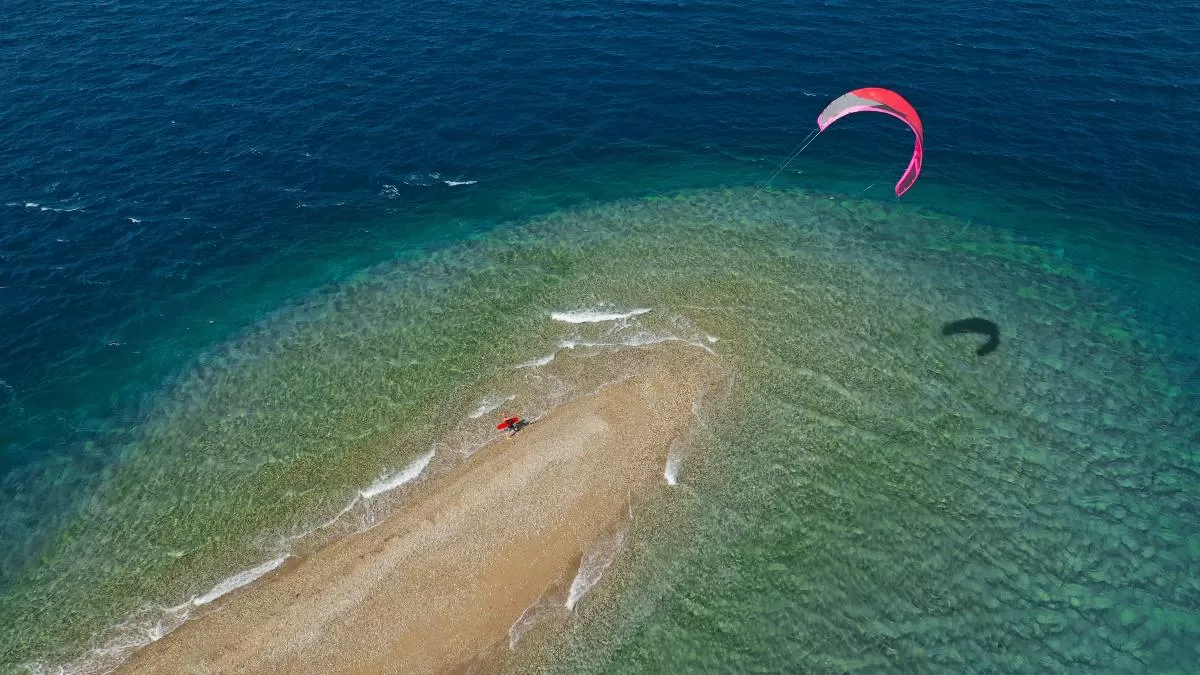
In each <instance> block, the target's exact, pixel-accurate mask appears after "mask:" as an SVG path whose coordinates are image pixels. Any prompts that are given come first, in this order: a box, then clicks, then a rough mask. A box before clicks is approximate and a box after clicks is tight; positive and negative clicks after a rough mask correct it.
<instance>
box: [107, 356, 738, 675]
mask: <svg viewBox="0 0 1200 675" xmlns="http://www.w3.org/2000/svg"><path fill="white" fill-rule="evenodd" d="M634 365H635V368H634V369H633V370H632V372H633V373H635V374H633V375H629V376H627V377H626V378H624V379H622V380H620V381H618V382H615V383H612V384H609V385H607V386H605V387H603V388H602V389H600V390H599V391H598V392H596V393H593V394H591V395H589V396H586V397H584V398H582V399H580V400H577V401H574V402H572V403H570V404H567V405H564V406H562V407H559V408H557V409H554V410H552V411H551V412H550V413H549V414H547V415H546V416H545V417H543V418H541V419H539V420H538V421H536V422H535V423H534V424H531V425H529V426H527V427H525V428H524V429H522V430H521V431H520V432H519V433H517V434H516V435H515V436H513V437H512V438H506V439H503V440H499V441H497V442H494V443H491V444H489V445H487V446H486V447H484V448H483V449H482V450H480V451H479V452H478V453H476V454H475V455H473V456H472V457H471V458H470V459H469V460H468V461H466V462H465V463H464V464H463V465H461V466H459V467H457V468H456V469H454V470H453V471H451V472H449V473H448V474H446V475H444V476H440V477H437V478H435V479H432V480H430V481H428V482H427V483H426V484H424V485H422V486H420V487H418V488H417V489H416V490H415V491H414V492H415V494H414V495H413V498H412V500H411V501H410V502H409V503H408V504H406V505H405V506H403V507H402V508H401V509H399V510H398V511H397V512H396V513H395V514H394V515H393V516H392V517H390V518H388V519H387V520H385V521H384V522H383V523H381V524H380V525H378V526H377V527H375V528H373V529H371V530H368V531H366V532H363V533H359V534H356V535H353V536H350V537H346V538H344V539H341V540H339V541H336V542H334V543H332V544H330V545H328V546H326V547H325V548H322V549H320V550H318V551H316V552H315V553H313V554H312V555H311V556H309V557H306V558H302V559H298V560H293V561H292V562H291V563H289V564H287V565H285V566H284V567H283V568H281V569H280V570H279V571H278V572H276V573H274V574H272V575H270V576H268V577H266V578H264V579H263V580H260V581H259V582H257V583H255V584H252V585H251V586H248V587H246V588H244V589H241V590H239V591H237V592H235V593H232V594H230V595H229V596H228V597H226V598H222V600H221V601H219V602H218V603H215V604H217V605H218V607H217V608H216V610H215V611H212V612H209V613H207V614H205V615H204V616H201V617H199V618H197V619H194V620H192V621H189V622H187V623H185V624H184V625H183V626H181V627H180V628H178V629H177V630H175V631H174V632H172V633H170V634H169V635H167V636H166V637H165V638H163V639H162V640H160V641H158V642H156V643H153V644H151V645H149V646H147V647H146V648H144V649H142V650H140V651H139V652H137V653H136V654H134V656H133V658H132V659H130V661H129V662H127V663H126V664H125V666H124V667H123V668H122V669H121V672H128V673H134V672H155V673H166V672H170V673H216V672H222V673H227V672H276V673H306V672H322V673H328V672H362V673H366V672H373V673H374V672H394V673H435V672H460V671H464V670H467V669H471V668H475V667H479V666H483V669H485V670H486V669H487V664H488V663H489V661H488V656H487V655H488V653H489V652H490V651H493V650H497V649H507V648H508V644H509V642H508V640H509V630H510V628H511V627H512V626H513V624H514V623H515V622H517V621H518V619H520V618H521V615H522V613H523V612H524V611H525V610H526V608H528V607H530V606H531V605H534V604H535V603H537V602H538V600H539V598H543V597H544V596H548V595H553V594H559V593H562V594H564V597H565V589H566V587H567V586H568V585H569V584H570V582H571V579H572V578H573V577H574V575H575V573H576V571H577V570H578V568H579V564H580V560H581V558H582V556H583V554H584V552H585V551H587V550H589V549H590V548H591V547H592V546H593V545H594V543H596V542H597V541H600V540H603V539H605V538H606V537H609V536H610V535H612V534H613V533H615V532H617V531H618V530H620V529H621V528H622V527H624V525H625V523H626V522H627V520H628V519H629V517H630V513H631V503H634V502H636V500H637V498H638V496H639V495H642V494H645V493H646V492H647V491H648V490H650V489H654V488H655V487H656V486H661V485H663V483H664V481H663V476H662V472H663V466H664V463H665V461H666V457H667V453H668V451H669V448H670V445H671V443H672V441H673V440H675V439H676V438H680V437H681V436H684V435H685V434H686V433H687V432H688V430H689V429H690V427H692V425H693V424H694V423H695V419H694V415H693V409H692V406H693V402H694V400H695V398H696V396H697V395H698V394H699V393H700V392H701V391H702V390H703V389H704V388H705V387H706V386H708V385H710V384H711V383H712V382H713V381H715V379H716V377H717V374H718V373H717V368H716V366H715V365H714V364H713V363H712V360H711V357H710V356H708V355H707V354H705V352H703V351H702V350H699V349H695V348H690V347H680V346H659V347H656V348H654V349H648V350H640V353H639V354H638V355H637V357H636V362H635V364H634ZM664 489H665V488H664Z"/></svg>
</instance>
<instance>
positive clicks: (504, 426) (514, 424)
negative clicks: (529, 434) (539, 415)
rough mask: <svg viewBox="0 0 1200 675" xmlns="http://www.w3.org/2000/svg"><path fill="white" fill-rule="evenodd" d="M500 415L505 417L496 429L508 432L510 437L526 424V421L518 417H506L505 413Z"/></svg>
mask: <svg viewBox="0 0 1200 675" xmlns="http://www.w3.org/2000/svg"><path fill="white" fill-rule="evenodd" d="M500 414H501V415H504V419H503V420H502V421H501V422H500V423H499V424H497V425H496V428H497V429H499V430H500V431H507V432H508V436H509V437H511V436H512V435H513V434H515V433H517V432H518V431H520V430H521V427H523V426H525V424H526V422H525V420H522V419H521V418H520V417H517V416H516V415H505V414H504V413H500Z"/></svg>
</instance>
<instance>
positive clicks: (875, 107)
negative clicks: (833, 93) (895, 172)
mask: <svg viewBox="0 0 1200 675" xmlns="http://www.w3.org/2000/svg"><path fill="white" fill-rule="evenodd" d="M865 111H873V112H881V113H886V114H888V115H891V116H892V117H895V118H898V119H900V120H903V121H904V123H905V124H907V125H908V126H909V128H911V129H912V130H913V133H914V134H916V135H917V143H916V147H914V148H913V156H912V160H910V161H909V163H908V169H907V170H906V171H905V172H904V175H903V176H900V182H899V183H896V196H897V197H899V196H900V195H902V194H904V193H905V192H906V191H907V190H908V189H909V188H910V187H912V185H913V183H915V182H917V174H919V173H921V159H922V158H923V157H924V156H925V145H924V143H925V129H924V127H922V126H921V118H920V117H919V116H917V111H916V109H914V108H913V107H912V105H910V104H909V102H908V101H905V100H904V97H903V96H901V95H900V94H897V93H896V92H894V91H892V90H890V89H882V88H880V87H866V88H865V89H855V90H854V91H852V92H850V93H848V94H843V95H841V96H839V97H837V99H835V100H834V101H833V103H830V104H829V105H827V106H825V109H824V110H822V111H821V114H820V115H818V116H817V128H819V129H820V130H821V131H825V128H826V127H828V126H829V125H830V124H833V123H834V122H836V121H838V120H839V119H841V118H843V117H845V116H846V115H849V114H850V113H856V112H865Z"/></svg>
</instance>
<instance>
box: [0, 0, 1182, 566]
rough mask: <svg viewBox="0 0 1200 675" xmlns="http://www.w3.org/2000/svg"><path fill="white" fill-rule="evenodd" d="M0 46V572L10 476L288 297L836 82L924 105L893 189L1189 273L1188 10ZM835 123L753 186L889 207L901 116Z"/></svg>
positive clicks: (1034, 5)
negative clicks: (1161, 252) (898, 185)
mask: <svg viewBox="0 0 1200 675" xmlns="http://www.w3.org/2000/svg"><path fill="white" fill-rule="evenodd" d="M0 57H2V58H0V91H2V92H3V94H2V95H0V485H2V486H3V488H4V490H3V492H2V493H0V513H3V512H6V511H7V512H8V513H9V514H10V517H8V518H6V522H5V524H4V525H2V526H0V533H3V535H4V536H3V539H2V540H0V541H2V542H3V543H0V561H3V563H4V567H3V569H2V570H0V590H3V589H4V588H5V587H6V585H7V584H8V583H10V582H11V580H12V579H13V578H14V577H15V576H16V575H18V574H20V573H21V571H22V570H24V569H25V568H26V566H27V565H28V564H30V561H32V560H35V559H36V557H37V555H38V551H39V550H40V547H41V546H42V543H43V541H44V539H45V538H46V537H48V536H52V533H50V534H47V533H46V532H43V531H41V530H40V529H39V518H40V517H41V516H42V515H44V514H40V513H31V512H30V510H29V507H28V503H27V502H22V501H21V495H30V494H34V495H37V496H38V502H39V503H41V504H42V505H43V508H44V510H45V513H55V512H59V511H63V510H67V509H70V508H71V505H72V504H76V503H81V502H85V501H86V500H87V499H88V495H89V491H90V490H92V489H94V488H95V487H96V482H97V481H98V480H100V479H101V478H102V477H103V476H105V475H106V471H111V470H113V467H114V466H117V464H116V463H117V462H118V460H119V458H118V457H116V456H115V455H114V453H115V452H116V451H115V450H114V449H115V448H117V447H119V445H120V443H119V441H120V439H121V437H122V433H123V431H124V429H125V427H126V426H127V425H128V424H130V423H131V421H134V420H137V419H138V418H139V414H140V411H141V410H142V409H143V408H144V406H146V405H147V398H148V397H151V396H152V395H153V393H154V392H155V391H157V390H159V389H160V388H161V387H162V386H163V384H164V382H167V381H170V380H171V378H173V377H174V376H175V375H176V374H177V373H178V372H180V371H181V370H183V369H186V368H187V367H188V366H189V364H191V363H192V362H194V361H195V359H197V358H199V357H200V355H202V354H203V353H205V352H206V350H209V349H211V348H213V347H214V346H215V345H219V344H221V343H222V342H223V341H224V340H226V339H227V338H228V337H229V336H230V335H232V334H234V333H236V332H237V331H238V330H240V329H242V328H245V327H246V326H249V325H251V324H253V323H254V322H256V321H257V320H259V319H260V318H261V317H262V316H264V315H265V314H267V313H269V312H271V311H273V310H275V309H277V308H278V307H280V306H281V305H283V304H285V303H286V302H288V301H289V300H290V299H294V298H296V297H299V296H301V295H302V294H304V293H305V292H308V291H310V290H312V289H314V288H318V287H320V286H322V285H324V284H327V283H329V282H332V281H337V280H339V279H344V278H347V277H348V276H350V275H353V274H354V273H355V272H356V271H358V270H361V269H363V268H365V267H367V266H369V265H370V264H372V263H376V262H379V261H382V260H388V259H391V258H398V257H406V256H417V257H419V256H420V255H421V252H422V251H425V250H430V249H433V248H437V247H438V246H439V245H441V244H443V243H446V242H451V241H455V240H458V239H463V238H467V237H470V236H472V235H474V234H477V233H480V232H484V231H488V230H490V229H492V228H495V227H505V223H507V222H509V221H513V220H519V219H521V218H525V217H528V216H530V215H536V214H541V213H546V212H550V211H553V210H555V209H560V208H563V207H566V206H571V205H575V204H580V203H583V202H586V201H590V200H608V199H614V198H622V197H629V196H642V195H648V194H654V193H656V192H659V191H669V190H675V189H679V188H692V187H710V186H722V185H754V184H757V183H761V182H762V181H763V180H765V178H766V177H767V176H769V175H770V174H771V173H772V172H773V171H774V169H775V168H776V167H777V166H778V165H779V163H780V161H781V160H782V159H783V158H784V157H785V156H786V155H787V154H788V151H789V150H791V149H792V148H793V147H795V146H796V144H797V143H798V142H799V141H800V140H802V139H803V138H804V137H805V135H806V134H807V133H808V132H809V131H810V130H811V129H812V128H813V127H814V125H815V118H816V115H817V113H818V112H819V111H820V109H821V108H822V107H823V106H824V105H825V103H827V102H828V101H829V100H830V99H832V98H833V97H835V96H837V95H839V94H841V93H843V92H844V91H847V90H849V89H852V88H855V87H859V86H886V87H891V88H894V89H896V90H898V91H900V92H901V93H903V94H904V95H905V96H907V97H908V98H909V100H910V101H912V102H913V104H914V105H915V106H916V108H917V109H918V110H919V111H920V113H921V115H922V117H923V119H924V123H925V128H926V134H927V146H926V160H925V168H924V171H923V173H922V176H921V178H920V180H919V181H918V183H917V185H916V187H915V188H914V189H913V190H912V191H910V192H909V193H908V194H907V195H906V196H905V197H904V200H903V201H904V202H905V203H911V204H913V205H916V206H925V207H929V208H933V209H936V210H940V211H944V212H947V213H952V214H956V215H959V216H962V217H964V218H974V219H977V220H981V221H989V220H991V221H995V222H999V223H1003V225H1004V226H1005V227H1012V228H1014V229H1016V230H1021V228H1026V230H1025V231H1024V233H1025V234H1030V233H1031V232H1032V233H1034V234H1036V233H1037V228H1038V227H1040V226H1041V225H1040V224H1041V223H1043V222H1049V221H1053V222H1055V223H1058V224H1060V225H1062V226H1063V227H1066V228H1071V227H1075V228H1079V229H1080V230H1082V229H1085V228H1097V231H1100V230H1103V231H1105V232H1107V233H1108V234H1107V235H1106V236H1108V237H1109V239H1108V240H1109V241H1117V240H1120V239H1127V240H1129V241H1137V240H1139V239H1142V238H1153V239H1154V240H1156V241H1169V242H1171V246H1172V248H1173V249H1174V250H1175V253H1176V255H1177V256H1178V257H1177V258H1176V259H1174V260H1171V261H1170V264H1171V265H1173V266H1182V267H1183V268H1188V269H1192V270H1195V269H1196V268H1197V265H1198V264H1200V263H1198V262H1197V261H1200V254H1197V250H1200V246H1198V244H1200V234H1197V227H1198V226H1200V217H1198V216H1197V215H1196V211H1195V203H1196V202H1195V199H1196V190H1197V187H1200V169H1198V168H1197V164H1198V160H1200V140H1197V132H1198V131H1200V110H1198V109H1197V107H1196V106H1195V105H1194V104H1193V103H1192V101H1191V96H1190V94H1191V92H1192V91H1194V89H1195V88H1196V87H1197V86H1200V14H1197V13H1196V12H1195V11H1194V8H1192V7H1190V6H1189V5H1187V4H1186V3H1165V4H1164V3H1130V2H1115V1H1113V0H1106V1H1101V2H1092V3H1067V2H1061V1H1058V2H1051V1H1021V2H1009V3H999V4H998V3H982V2H977V1H963V0H951V1H949V2H939V3H923V2H910V3H903V4H901V3H892V4H888V3H852V2H840V1H836V0H830V1H826V2H821V3H791V2H775V1H770V2H759V3H730V2H724V1H715V0H706V1H698V2H657V1H619V2H570V3H549V2H526V1H520V2H516V3H507V4H504V3H500V4H498V3H484V2H461V3H407V2H400V3H381V2H375V1H373V0H369V1H367V2H359V3H353V4H352V5H330V4H327V3H311V2H291V3H279V2H272V1H259V2H233V3H225V4H218V5H213V4H211V3H199V2H190V1H189V2H178V3H150V4H147V3H125V2H103V3H77V2H62V3H55V4H53V5H51V6H47V5H46V4H44V3H33V2H28V1H27V0H13V1H11V2H9V3H7V4H6V6H5V12H4V13H3V16H0ZM859 117H866V118H872V119H857V118H851V119H847V120H845V121H843V122H839V123H838V125H837V127H836V128H835V129H833V130H831V132H829V133H827V134H824V135H822V136H821V137H820V138H819V139H818V141H817V142H816V143H814V144H813V145H812V146H810V147H809V148H808V150H807V151H806V152H805V153H804V154H803V155H801V156H800V158H798V159H797V161H795V162H793V163H792V164H791V165H790V167H789V169H790V170H789V171H786V172H785V173H784V174H783V175H782V176H781V177H780V178H778V179H776V182H777V183H778V184H786V185H797V186H803V187H807V188H810V189H815V190H826V191H832V192H836V193H842V194H846V195H860V196H861V195H863V194H864V193H865V196H866V197H873V198H877V199H880V200H884V201H894V200H893V198H892V197H891V192H890V190H891V185H892V184H893V183H894V182H895V179H896V177H897V176H898V174H899V172H900V170H901V169H902V167H903V166H904V163H905V161H906V159H907V155H908V152H909V151H910V148H911V138H910V136H909V135H908V132H907V130H905V129H903V128H901V127H899V126H898V125H895V124H888V123H885V122H881V120H880V119H874V117H875V116H859ZM1170 269H1176V267H1171V268H1170ZM1150 271H1152V270H1150ZM1192 284H1194V282H1192V281H1188V282H1186V284H1184V286H1183V288H1185V289H1189V290H1194V289H1195V288H1196V286H1194V285H1192ZM1179 289H1180V286H1177V285H1176V283H1175V280H1174V279H1172V278H1171V277H1170V276H1164V277H1162V278H1159V279H1149V280H1147V281H1146V283H1145V284H1143V285H1142V291H1140V292H1142V293H1144V294H1145V295H1146V302H1147V307H1148V308H1157V310H1152V309H1147V310H1146V311H1148V312H1151V311H1159V312H1161V313H1162V314H1163V316H1171V317H1172V318H1174V319H1177V320H1179V321H1181V322H1182V321H1190V320H1193V319H1195V320H1200V312H1198V311H1197V308H1198V307H1200V301H1197V299H1196V298H1195V297H1187V294H1186V293H1184V294H1183V297H1181V292H1180V290H1179ZM18 503H20V506H13V505H15V504H18Z"/></svg>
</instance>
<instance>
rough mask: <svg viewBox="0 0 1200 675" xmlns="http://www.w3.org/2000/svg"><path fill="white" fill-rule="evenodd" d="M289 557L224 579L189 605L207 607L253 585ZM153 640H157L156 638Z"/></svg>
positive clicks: (193, 599)
mask: <svg viewBox="0 0 1200 675" xmlns="http://www.w3.org/2000/svg"><path fill="white" fill-rule="evenodd" d="M289 557H290V556H286V555H283V556H279V557H278V558H275V559H274V560H268V561H267V562H265V563H263V564H261V565H259V566H257V567H251V568H250V569H248V570H245V571H242V572H238V573H237V574H235V575H233V576H231V577H229V578H228V579H225V580H224V581H222V582H221V583H219V584H217V585H216V586H213V589H212V590H211V591H209V592H207V593H205V594H204V595H201V596H199V597H196V598H192V600H191V603H192V605H193V606H196V607H199V606H200V605H207V604H208V603H210V602H212V601H213V600H216V599H217V598H219V597H221V596H222V595H225V594H226V593H229V592H231V591H235V590H237V589H239V588H241V587H242V586H245V585H246V584H249V583H253V582H254V581H256V580H258V579H260V578H262V577H263V576H264V575H266V574H268V573H270V572H271V571H272V570H274V569H275V568H277V567H279V566H280V565H282V564H283V562H284V561H285V560H287V559H288V558H289ZM158 637H162V636H161V635H159V636H158ZM154 639H156V640H157V639H158V638H157V637H156V638H154Z"/></svg>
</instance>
